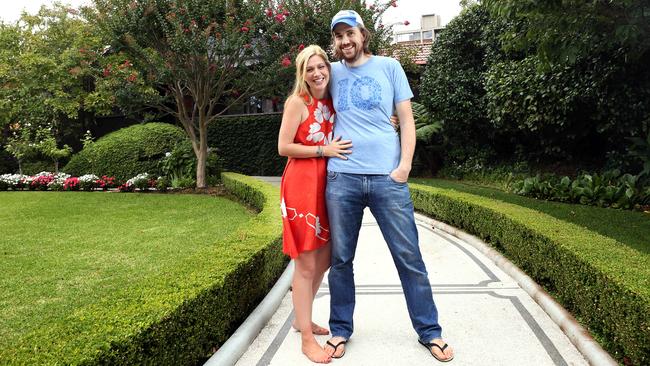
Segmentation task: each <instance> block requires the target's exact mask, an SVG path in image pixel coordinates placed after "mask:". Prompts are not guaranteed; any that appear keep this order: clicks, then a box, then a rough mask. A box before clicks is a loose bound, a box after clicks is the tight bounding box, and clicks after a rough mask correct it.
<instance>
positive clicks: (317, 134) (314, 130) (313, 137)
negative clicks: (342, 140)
mask: <svg viewBox="0 0 650 366" xmlns="http://www.w3.org/2000/svg"><path fill="white" fill-rule="evenodd" d="M321 127H322V126H321V124H320V123H318V122H314V123H312V124H310V125H309V135H307V141H313V142H320V141H321V140H323V139H324V138H325V134H324V133H323V132H321V130H320V129H321Z"/></svg>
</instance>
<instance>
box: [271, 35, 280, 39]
mask: <svg viewBox="0 0 650 366" xmlns="http://www.w3.org/2000/svg"><path fill="white" fill-rule="evenodd" d="M271 38H273V40H274V41H277V40H278V39H279V38H280V36H278V35H277V34H274V35H272V36H271Z"/></svg>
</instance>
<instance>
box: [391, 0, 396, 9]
mask: <svg viewBox="0 0 650 366" xmlns="http://www.w3.org/2000/svg"><path fill="white" fill-rule="evenodd" d="M390 6H392V7H393V8H396V7H397V0H393V1H391V2H390Z"/></svg>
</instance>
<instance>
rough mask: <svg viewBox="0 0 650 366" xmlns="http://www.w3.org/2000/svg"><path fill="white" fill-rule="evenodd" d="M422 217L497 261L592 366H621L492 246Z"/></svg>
mask: <svg viewBox="0 0 650 366" xmlns="http://www.w3.org/2000/svg"><path fill="white" fill-rule="evenodd" d="M418 216H419V217H420V218H422V221H426V222H428V223H429V224H430V225H431V226H432V227H433V228H434V229H438V230H440V231H443V232H445V233H447V234H449V235H452V236H455V237H457V238H458V239H460V240H463V241H465V242H467V243H469V244H470V245H472V246H473V247H474V248H476V249H477V250H478V251H480V252H481V253H483V255H485V256H486V257H487V258H488V259H490V260H491V261H493V262H494V263H495V264H496V265H497V267H499V268H500V269H501V270H503V271H504V272H505V273H506V274H508V275H509V276H511V277H512V278H513V279H514V280H515V281H516V282H517V283H518V284H519V285H520V286H521V288H522V289H523V290H524V291H526V293H528V295H529V296H530V297H531V298H532V299H533V300H535V302H536V303H537V304H539V306H540V307H541V308H542V309H543V310H544V311H545V312H546V314H548V316H549V317H550V318H551V320H553V322H554V323H555V324H557V325H558V327H560V329H562V331H563V332H564V334H566V335H567V337H568V338H569V340H570V341H571V343H573V345H574V346H575V347H576V348H577V349H578V351H579V352H580V353H581V354H582V355H583V356H584V357H585V359H586V360H587V362H589V364H590V365H593V366H618V362H617V361H616V360H614V358H612V356H611V355H610V354H609V353H607V352H606V351H605V350H604V349H603V348H602V347H601V346H600V344H598V342H596V341H595V340H594V339H593V337H592V336H591V334H589V332H588V331H587V330H586V329H585V328H584V327H583V326H582V325H580V324H579V323H578V321H577V320H576V319H575V318H574V317H573V315H571V314H570V313H569V312H568V311H566V309H564V308H563V307H562V305H560V304H559V303H558V302H557V301H555V299H553V297H551V295H549V294H548V293H547V292H546V291H545V290H544V289H543V288H542V287H541V286H540V285H538V284H537V283H535V281H533V279H532V278H530V277H529V276H528V275H527V274H525V273H524V272H523V271H522V270H521V269H519V267H517V266H515V265H514V264H513V263H512V262H510V260H508V259H507V258H506V257H504V256H503V255H502V254H501V253H499V252H498V251H497V250H495V249H494V248H492V247H491V246H489V245H488V244H487V243H485V242H484V241H483V240H481V239H479V238H477V237H475V236H473V235H471V234H468V233H467V232H465V231H463V230H460V229H457V228H455V227H453V226H450V225H447V224H445V223H444V222H440V221H437V220H435V219H432V218H430V217H427V216H424V215H421V214H418Z"/></svg>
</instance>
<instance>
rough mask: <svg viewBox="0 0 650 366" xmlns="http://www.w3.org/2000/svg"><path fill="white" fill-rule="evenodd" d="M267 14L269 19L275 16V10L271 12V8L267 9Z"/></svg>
mask: <svg viewBox="0 0 650 366" xmlns="http://www.w3.org/2000/svg"><path fill="white" fill-rule="evenodd" d="M265 13H266V16H267V17H269V18H270V17H272V16H273V10H271V8H269V9H266V11H265Z"/></svg>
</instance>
